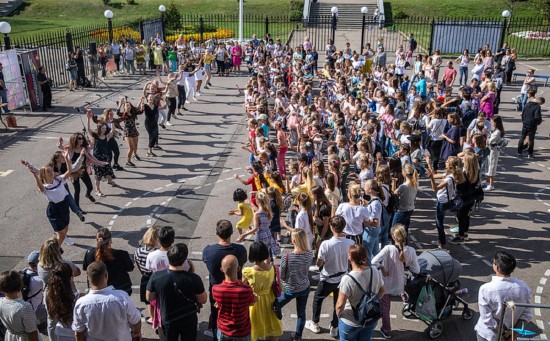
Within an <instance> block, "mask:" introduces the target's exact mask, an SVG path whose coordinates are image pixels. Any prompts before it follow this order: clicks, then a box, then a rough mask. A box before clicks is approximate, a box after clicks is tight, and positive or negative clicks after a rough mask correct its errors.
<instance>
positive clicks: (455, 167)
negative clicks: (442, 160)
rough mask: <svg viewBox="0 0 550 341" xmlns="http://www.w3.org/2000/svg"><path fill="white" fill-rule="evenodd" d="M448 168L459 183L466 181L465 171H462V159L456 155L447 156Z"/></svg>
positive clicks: (448, 172) (448, 171)
mask: <svg viewBox="0 0 550 341" xmlns="http://www.w3.org/2000/svg"><path fill="white" fill-rule="evenodd" d="M447 162H448V164H449V165H448V170H447V174H450V175H451V176H452V177H453V179H454V180H455V182H456V183H457V184H461V183H463V182H464V172H463V171H462V165H461V163H460V159H459V158H458V157H456V156H449V158H447Z"/></svg>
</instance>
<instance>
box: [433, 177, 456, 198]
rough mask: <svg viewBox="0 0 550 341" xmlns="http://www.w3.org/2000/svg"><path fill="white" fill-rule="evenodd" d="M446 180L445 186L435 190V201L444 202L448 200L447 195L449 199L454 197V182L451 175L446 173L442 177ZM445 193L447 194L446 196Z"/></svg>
mask: <svg viewBox="0 0 550 341" xmlns="http://www.w3.org/2000/svg"><path fill="white" fill-rule="evenodd" d="M443 180H445V181H446V182H447V184H446V185H445V187H443V188H442V189H440V190H439V191H437V201H438V202H440V203H442V204H445V203H447V202H449V196H450V197H451V200H452V199H454V198H455V197H456V183H455V180H454V179H453V177H452V176H450V175H446V176H445V178H444V179H443ZM447 193H448V194H449V196H447Z"/></svg>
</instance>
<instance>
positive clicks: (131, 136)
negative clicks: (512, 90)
mask: <svg viewBox="0 0 550 341" xmlns="http://www.w3.org/2000/svg"><path fill="white" fill-rule="evenodd" d="M374 48H375V50H373V49H372V48H371V45H370V44H366V46H365V47H364V49H363V50H362V51H359V52H355V51H352V50H351V49H350V48H349V44H348V45H346V47H345V48H344V49H343V50H342V51H338V50H337V48H336V46H335V45H334V43H333V42H332V41H330V40H329V42H328V44H327V45H326V49H325V52H324V55H323V56H321V55H320V54H319V53H318V52H317V50H316V48H315V46H313V45H312V43H311V42H310V41H309V38H306V39H305V41H304V42H303V43H302V44H300V45H299V46H296V47H295V48H291V47H290V46H288V45H287V46H283V45H282V44H281V43H280V40H278V39H276V40H275V41H274V40H273V39H271V38H270V37H266V40H259V39H257V38H256V37H255V36H254V37H253V39H252V40H250V41H249V42H248V43H246V44H245V45H242V46H241V45H239V44H236V43H233V42H229V43H227V44H225V43H216V42H215V41H214V40H212V39H211V40H209V41H206V42H191V41H190V42H187V41H185V40H183V38H180V39H178V40H176V41H175V42H169V43H166V42H164V41H162V38H161V37H160V36H158V37H157V38H152V39H151V44H150V45H146V46H145V47H144V46H142V45H140V44H137V43H135V42H133V41H132V40H131V39H128V40H127V41H126V40H122V42H121V43H119V42H118V41H115V42H113V43H112V44H107V45H103V46H100V47H99V51H100V52H99V54H100V56H103V55H104V57H105V59H106V61H105V62H103V61H102V62H101V63H103V64H105V68H104V70H105V72H113V73H114V72H122V70H121V68H120V67H121V66H122V65H124V66H125V68H126V72H127V73H133V72H134V66H136V67H137V69H138V70H141V68H145V67H146V66H145V65H144V62H145V61H148V63H149V65H147V67H149V68H152V69H156V70H157V73H158V77H159V78H158V79H154V80H152V81H150V82H147V84H145V86H144V89H143V97H142V98H141V99H140V101H139V103H138V104H136V105H134V104H132V103H130V101H129V100H128V99H127V98H124V97H123V98H121V99H120V101H119V107H118V109H117V110H116V112H115V111H113V110H111V109H105V111H104V113H103V115H102V116H101V117H97V116H95V115H94V113H93V112H92V110H91V109H89V108H87V109H86V116H87V121H88V125H87V133H88V134H84V133H82V132H78V133H75V134H73V135H72V136H71V138H70V140H69V143H68V144H65V143H64V141H63V139H60V141H59V143H58V148H59V149H60V151H57V152H55V154H54V155H53V156H52V159H51V162H50V163H49V164H48V165H46V166H44V167H41V168H40V169H38V168H37V167H34V166H33V165H32V164H30V163H29V162H27V161H22V163H23V165H24V166H26V167H27V168H28V169H29V171H30V173H31V174H32V176H33V178H34V182H35V183H36V186H37V187H38V189H39V190H40V192H42V193H44V194H45V196H46V198H47V200H48V208H47V211H46V212H47V217H48V219H49V221H50V223H51V225H52V227H53V229H54V232H55V237H54V238H50V239H48V240H46V241H45V242H44V244H43V245H42V247H41V248H40V250H39V252H33V253H32V254H31V255H29V259H28V260H29V269H28V270H27V271H31V272H34V273H36V275H35V276H33V277H32V282H31V283H34V284H33V285H34V290H38V291H40V292H39V293H38V296H32V295H33V294H34V292H33V285H30V286H29V288H30V290H27V291H28V292H27V293H26V295H23V296H26V298H29V297H30V296H32V298H31V299H28V300H29V301H30V302H31V303H32V304H31V303H28V302H25V300H23V299H21V298H19V297H20V292H21V291H23V292H24V291H25V288H26V287H27V285H25V286H24V285H23V284H24V281H23V280H24V279H25V277H24V276H23V280H22V279H21V276H20V274H18V273H17V272H14V271H8V272H4V273H2V274H1V275H0V292H3V293H4V294H5V298H3V299H1V300H0V320H1V321H2V322H3V323H4V325H5V326H6V328H7V334H6V335H9V337H11V338H8V339H9V340H27V339H28V340H36V339H37V335H38V333H37V325H42V326H45V327H44V329H45V330H46V331H47V334H48V336H49V338H50V340H75V339H76V340H83V339H84V338H86V339H88V340H115V339H116V340H130V339H132V340H139V339H140V338H141V329H142V326H141V315H140V314H139V312H138V310H137V309H136V307H135V304H134V303H133V301H132V300H131V299H130V298H129V295H131V294H132V283H131V280H130V277H129V275H128V273H129V272H131V271H133V270H134V268H135V267H137V269H138V271H139V272H140V273H141V275H142V277H141V281H140V283H139V284H140V285H139V287H140V289H139V297H140V301H141V302H142V303H143V304H145V305H146V307H147V309H146V313H145V314H146V316H145V317H146V321H147V323H150V324H151V325H152V327H153V328H154V329H155V330H156V332H157V333H158V335H159V337H160V338H161V339H166V340H177V339H178V337H181V339H182V340H195V339H196V338H197V324H198V313H199V311H200V309H201V308H202V307H203V306H204V305H205V304H206V303H207V302H208V301H209V303H210V304H209V305H210V319H209V328H210V329H212V332H213V335H214V337H215V338H216V339H217V340H237V341H246V340H254V341H255V340H258V339H261V340H266V339H270V340H278V339H279V338H280V337H281V336H282V335H283V322H282V319H288V315H283V314H282V313H281V309H282V308H283V307H284V306H285V305H286V304H288V303H289V302H291V301H293V300H295V301H296V315H297V319H296V326H295V330H294V331H293V332H292V336H291V339H292V340H301V339H302V338H303V335H304V329H308V330H310V331H311V332H313V333H316V334H318V333H322V332H324V331H326V329H322V328H324V327H328V328H327V329H328V333H329V335H330V336H332V337H335V338H336V337H339V338H340V340H370V339H371V337H372V335H373V333H374V331H375V328H376V326H377V319H374V320H372V321H369V322H368V323H365V322H364V320H362V319H361V317H360V315H359V313H358V306H359V305H360V304H362V303H361V302H362V301H363V300H364V296H365V295H366V294H370V293H374V294H375V295H374V296H378V298H379V303H378V304H379V306H380V310H381V313H380V318H381V320H382V323H381V327H380V328H379V329H378V332H379V333H380V335H381V336H382V337H383V338H387V339H389V338H391V337H392V335H393V334H394V332H393V331H392V326H391V319H390V308H391V301H392V297H394V296H396V297H398V298H399V297H400V295H401V294H402V293H403V291H404V287H405V281H406V280H405V273H406V272H407V273H409V272H410V273H412V274H417V273H419V272H420V271H421V269H420V267H419V263H418V260H417V252H416V250H415V249H414V248H413V247H412V246H411V245H410V244H409V239H410V237H409V236H410V231H411V229H412V228H414V218H415V209H416V204H417V193H418V191H419V186H420V180H421V179H423V178H424V179H426V180H428V181H429V184H430V188H431V189H432V190H433V192H435V195H436V197H437V200H436V204H435V209H434V216H435V227H436V229H437V234H438V239H437V240H435V241H433V242H432V243H433V244H434V246H435V247H437V248H439V249H442V250H447V251H450V250H449V248H450V247H449V246H448V244H464V243H466V242H467V241H468V240H469V238H470V237H469V232H471V231H470V214H471V212H472V210H473V209H474V208H475V206H476V205H478V204H479V203H480V202H481V201H482V200H483V197H484V191H490V190H493V189H495V187H496V185H495V177H496V175H497V168H498V167H497V166H498V162H499V154H500V152H501V150H502V149H503V148H504V147H506V144H507V139H505V136H506V130H505V127H504V122H503V121H504V120H503V118H502V116H501V115H499V104H500V94H501V90H502V87H503V86H506V84H508V83H509V81H510V78H509V77H508V76H509V75H508V73H507V72H508V71H507V70H509V69H510V68H511V67H512V66H513V65H512V66H510V64H511V63H515V60H516V58H517V56H516V54H515V52H514V51H512V50H511V49H508V46H507V45H506V44H505V45H504V46H503V47H502V48H501V49H498V50H497V51H496V53H495V54H494V56H493V53H492V52H491V50H490V48H489V46H485V47H484V48H482V49H480V50H479V51H478V53H477V55H476V56H475V57H474V58H470V55H469V52H468V51H467V50H465V51H464V53H463V54H462V55H461V56H459V57H458V58H457V59H456V62H457V63H458V64H459V69H460V77H459V82H460V84H459V86H455V82H456V78H457V74H458V72H457V70H455V69H454V66H453V62H452V61H449V62H447V64H446V65H447V67H446V68H445V69H444V70H442V67H441V66H442V64H443V59H442V57H441V55H440V52H439V50H438V49H436V50H435V52H434V54H433V55H431V56H430V55H423V54H422V53H421V52H420V51H417V44H416V41H415V39H414V37H413V35H412V34H411V35H410V39H409V41H408V44H407V46H406V48H407V49H406V50H405V48H404V47H403V46H400V47H399V48H398V50H397V51H396V52H395V60H394V61H392V63H389V61H390V60H389V59H391V57H387V56H386V52H385V51H384V46H383V39H379V40H378V41H377V43H376V46H375V47H374ZM149 49H150V52H148V51H149ZM130 51H132V52H130ZM157 51H161V52H157ZM162 51H165V52H166V53H164V52H162ZM406 51H408V52H406ZM147 55H149V56H153V57H149V59H147V58H146V57H145V56H147ZM164 55H166V58H164V57H163V56H164ZM111 57H112V58H111ZM70 58H71V57H70ZM102 58H103V57H102ZM413 59H414V60H416V61H413ZM471 60H473V64H474V65H473V68H472V69H470V61H471ZM151 61H153V63H151ZM111 62H114V64H115V65H114V66H113V65H111V66H109V63H111ZM134 62H135V63H136V64H135V65H134ZM241 62H243V63H246V65H247V70H246V71H245V72H244V73H245V74H248V75H249V80H248V84H247V85H246V86H245V87H244V89H243V91H241V89H240V88H238V91H239V93H242V94H244V103H243V115H245V117H246V119H247V135H246V137H245V140H246V142H245V143H244V144H243V146H242V149H243V152H244V153H248V157H247V158H248V162H249V167H248V171H249V172H250V173H251V175H250V177H249V178H248V179H242V178H241V177H240V176H238V175H235V179H237V180H239V182H240V183H241V184H242V185H243V186H250V188H249V190H248V191H247V190H246V189H245V188H237V189H236V190H235V192H234V193H233V200H234V201H235V202H236V203H237V208H236V209H233V210H230V211H229V212H228V216H233V215H236V216H239V217H241V219H240V221H238V222H237V223H236V224H235V226H233V223H232V222H231V221H230V220H228V219H231V218H230V217H220V218H221V219H220V220H219V221H218V223H217V224H216V227H215V234H216V237H217V239H218V240H217V243H215V244H212V245H208V246H206V247H205V249H204V250H203V253H202V255H203V256H202V257H203V259H202V260H203V261H204V263H205V265H206V268H207V270H208V272H209V279H208V289H206V288H205V284H204V283H203V282H202V279H201V277H199V276H198V275H197V274H195V265H194V264H193V263H192V262H191V261H190V260H188V252H189V251H188V249H187V246H186V245H185V244H183V243H175V231H174V229H173V228H172V227H170V226H162V227H151V228H149V229H148V230H147V232H146V233H145V235H144V236H143V240H142V243H141V246H140V247H139V248H137V249H136V250H135V253H134V255H133V259H132V257H131V256H130V255H129V254H128V252H126V251H123V250H118V249H114V248H113V245H112V243H113V240H112V235H111V232H110V230H109V229H107V228H100V229H99V230H98V231H97V234H96V247H94V248H92V249H90V250H88V251H87V252H86V254H85V256H84V262H83V266H82V269H83V270H84V271H86V274H87V279H88V283H89V287H90V291H89V293H88V294H86V295H83V294H80V293H79V292H78V291H77V290H76V288H75V285H74V277H76V276H79V275H80V269H79V268H78V267H77V266H75V265H74V263H72V262H71V261H69V260H66V259H64V258H63V256H62V254H63V249H62V246H63V244H67V245H72V244H73V241H72V240H71V238H70V237H69V236H68V229H69V222H70V211H71V210H72V211H73V212H74V213H75V214H76V215H77V216H78V217H79V218H80V219H81V220H83V221H84V219H85V214H86V212H83V210H82V209H81V208H80V206H79V197H80V180H82V181H83V182H84V185H85V186H86V195H85V196H86V197H87V198H88V199H89V200H91V201H95V198H94V197H93V196H92V192H93V191H94V188H93V187H94V185H95V196H96V197H97V198H102V197H104V196H105V194H103V191H102V190H101V188H100V187H101V182H102V180H103V179H105V180H107V183H108V184H109V185H111V186H117V184H116V183H115V182H114V179H115V178H116V176H115V173H114V170H122V169H123V168H122V167H121V166H120V165H119V161H118V159H119V155H120V151H119V149H118V144H117V142H116V140H115V138H116V136H117V135H118V134H120V132H121V131H122V132H123V134H124V138H125V139H126V142H127V144H128V153H127V161H126V166H127V167H135V164H134V163H133V161H132V160H134V161H140V157H139V156H138V149H139V148H138V136H139V132H138V129H137V125H138V119H139V115H140V114H144V126H145V129H146V131H147V133H148V137H149V138H148V144H147V157H155V156H156V155H155V153H154V150H155V149H158V148H161V147H160V146H159V145H158V143H159V139H158V136H159V126H160V127H162V128H165V129H166V126H170V125H171V123H170V120H171V118H175V117H176V116H177V115H178V114H181V111H180V110H181V109H184V110H185V109H186V108H185V105H186V104H189V101H188V99H189V98H190V97H193V99H196V96H200V89H201V83H204V87H205V88H206V87H207V86H208V85H210V79H211V77H212V73H213V70H216V71H217V74H218V75H219V76H225V75H226V74H227V72H228V69H230V68H232V69H233V70H232V71H234V72H237V73H239V72H241V71H240V65H241ZM480 65H482V66H480ZM409 68H410V70H411V71H408V70H409ZM115 70H116V71H115ZM71 72H72V71H71ZM469 72H471V73H472V74H473V76H472V77H471V79H470V80H469V79H468V78H469V77H468V74H469ZM407 73H409V74H408V75H407ZM164 74H167V76H166V77H167V79H163V78H162V77H163V75H164ZM105 75H106V74H104V76H105ZM203 77H204V78H203ZM71 87H74V84H72V85H71ZM521 92H522V96H521V101H520V102H519V103H520V105H521V107H520V108H519V109H521V111H522V122H523V130H522V136H521V138H520V141H519V145H518V154H520V155H521V153H522V152H523V151H524V149H527V150H528V156H530V157H533V146H534V135H535V132H536V127H537V125H539V124H540V122H541V104H543V103H544V99H543V98H541V97H536V93H537V89H536V87H535V86H534V83H533V79H532V75H531V76H528V77H527V78H526V80H525V82H524V85H523V86H522V89H521ZM524 94H525V96H523V95H524ZM176 110H177V112H176ZM94 124H97V126H94ZM121 124H123V125H124V126H123V127H122V126H121ZM526 138H527V146H526V145H525V141H524V140H525V139H526ZM113 141H114V142H113ZM92 169H93V173H94V176H95V184H93V183H92V181H91V177H90V175H91V174H92ZM69 182H72V183H73V186H74V194H71V193H70V190H69V187H68V183H69ZM447 212H452V213H453V214H454V215H455V216H456V221H457V226H454V227H451V228H450V233H451V236H450V237H449V236H448V232H446V230H445V224H444V220H445V215H446V214H447ZM234 230H236V231H234ZM234 232H236V233H237V234H238V237H237V238H236V240H235V242H232V235H233V234H234ZM246 241H252V243H251V244H250V245H249V246H248V250H247V248H246V247H245V246H244V245H243V244H244V242H246ZM284 244H291V251H290V252H286V253H285V252H284V250H283V248H282V246H283V245H284ZM247 261H248V262H249V263H248V266H247ZM515 267H516V261H515V259H514V257H513V256H512V255H510V254H508V253H506V252H498V253H497V254H496V255H495V258H494V260H493V270H494V271H495V274H496V278H497V279H494V280H493V281H492V282H491V283H489V284H486V285H484V286H482V288H481V289H480V294H479V295H480V296H479V297H480V299H479V310H480V318H479V321H478V323H477V324H476V328H475V331H476V333H477V339H478V340H494V339H495V333H496V326H497V323H498V316H499V315H498V314H500V311H501V310H500V309H502V303H504V302H506V301H508V300H514V301H516V302H523V303H528V302H529V300H530V297H529V296H530V290H529V288H528V287H527V285H526V284H525V282H523V281H521V280H519V279H516V278H514V277H511V273H512V272H513V271H514V269H515ZM311 273H316V275H313V276H310V274H311ZM315 282H316V283H317V285H316V288H315V291H314V295H313V304H312V305H311V311H310V313H311V315H310V319H308V318H307V316H308V307H309V305H308V300H309V294H310V291H311V290H312V286H314V283H315ZM504 289H505V290H504ZM207 290H208V291H207ZM330 296H332V297H330ZM38 297H44V299H43V300H42V299H39V298H38ZM326 298H328V299H329V301H331V306H332V309H331V310H332V316H331V319H330V324H329V325H327V326H321V325H320V314H321V310H322V304H323V302H324V300H325V299H326ZM399 299H400V298H399ZM43 304H45V307H43V308H45V309H44V310H45V314H38V312H37V311H38V308H39V307H40V306H43ZM33 310H34V312H36V314H35V313H34V312H33ZM39 315H40V318H38V316H39ZM16 316H17V318H16ZM513 318H514V321H513V322H512V323H511V322H510V321H511V318H509V319H505V320H504V324H505V327H506V328H505V329H506V330H507V333H509V329H510V328H513V327H514V326H515V325H517V324H518V323H519V324H521V322H523V321H528V320H530V318H531V313H530V310H528V309H525V310H522V311H521V312H516V315H515V316H513ZM123 326H127V327H123Z"/></svg>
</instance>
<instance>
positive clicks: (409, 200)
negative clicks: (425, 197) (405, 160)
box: [392, 164, 418, 232]
mask: <svg viewBox="0 0 550 341" xmlns="http://www.w3.org/2000/svg"><path fill="white" fill-rule="evenodd" d="M403 177H404V178H405V182H404V183H402V184H401V185H399V186H398V185H397V179H396V178H394V179H392V180H393V181H392V182H393V186H392V187H393V194H395V195H396V196H397V198H398V200H397V208H396V210H395V214H394V216H393V220H392V225H395V224H403V226H405V230H406V231H407V232H408V231H409V225H410V224H411V216H412V214H413V212H414V202H415V200H416V193H417V192H418V172H417V171H416V169H415V168H414V167H413V166H412V165H411V164H405V166H403Z"/></svg>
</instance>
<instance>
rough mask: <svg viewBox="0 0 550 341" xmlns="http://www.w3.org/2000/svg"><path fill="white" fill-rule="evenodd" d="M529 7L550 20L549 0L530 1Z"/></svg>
mask: <svg viewBox="0 0 550 341" xmlns="http://www.w3.org/2000/svg"><path fill="white" fill-rule="evenodd" d="M530 3H531V7H532V8H533V9H535V10H537V11H538V12H539V13H540V14H541V15H543V16H544V18H545V19H546V20H550V0H530Z"/></svg>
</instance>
